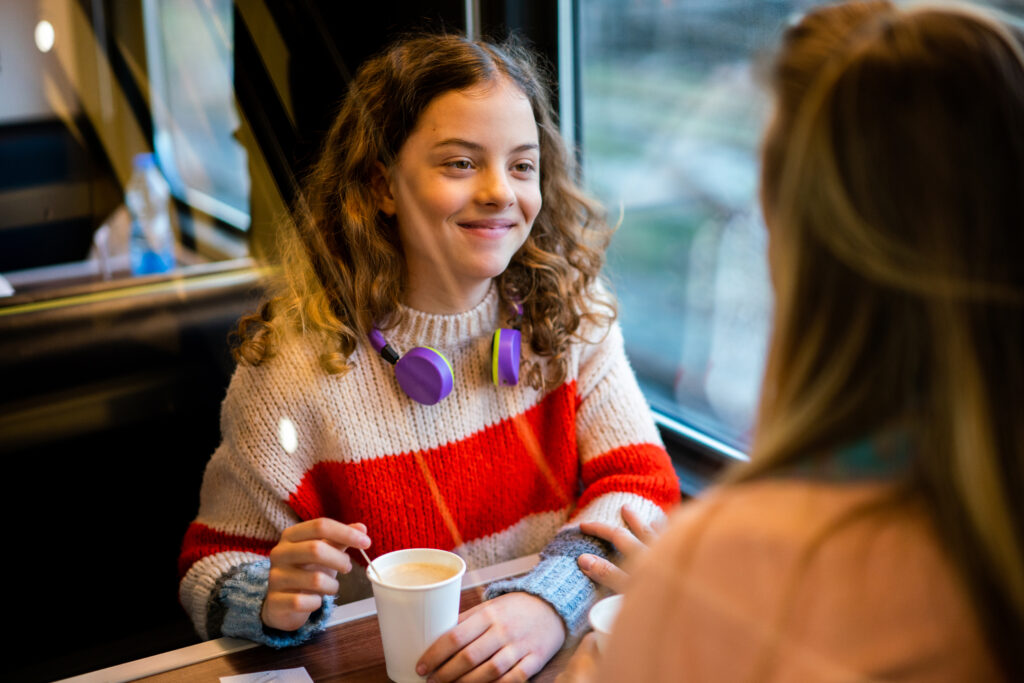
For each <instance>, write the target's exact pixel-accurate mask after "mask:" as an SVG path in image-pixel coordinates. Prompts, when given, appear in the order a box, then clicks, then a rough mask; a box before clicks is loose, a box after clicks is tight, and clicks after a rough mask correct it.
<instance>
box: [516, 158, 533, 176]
mask: <svg viewBox="0 0 1024 683" xmlns="http://www.w3.org/2000/svg"><path fill="white" fill-rule="evenodd" d="M533 168H534V166H533V162H532V161H520V162H519V163H517V164H514V165H513V166H512V170H513V171H515V172H517V173H532V172H533Z"/></svg>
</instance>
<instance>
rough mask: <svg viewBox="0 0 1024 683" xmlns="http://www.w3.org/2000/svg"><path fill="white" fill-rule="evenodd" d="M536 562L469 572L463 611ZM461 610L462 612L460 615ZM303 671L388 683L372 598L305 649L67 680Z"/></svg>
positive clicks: (222, 652) (120, 669) (157, 661)
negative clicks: (487, 589) (498, 582)
mask: <svg viewBox="0 0 1024 683" xmlns="http://www.w3.org/2000/svg"><path fill="white" fill-rule="evenodd" d="M536 562H537V556H536V555H532V556H530V557H524V558H519V559H517V560H512V561H511V562H505V563H503V564H500V565H495V566H493V567H487V568H484V569H481V570H478V571H474V572H468V573H467V574H466V576H465V577H464V578H463V582H462V605H461V610H466V609H468V608H470V607H472V606H473V605H476V604H479V602H480V600H481V597H482V595H483V589H484V586H486V585H487V584H488V583H490V582H492V581H495V580H497V579H499V578H503V577H506V576H514V575H516V574H521V573H522V572H524V571H526V570H527V569H529V568H530V567H532V566H533V565H534V564H536ZM461 610H460V611H461ZM574 645H575V643H573V642H570V643H567V644H566V646H565V647H563V648H562V650H561V651H559V652H558V654H556V655H555V657H554V658H553V659H552V660H551V661H550V662H548V665H547V666H546V667H545V668H544V669H543V670H542V671H540V673H538V674H537V675H536V676H534V677H533V678H532V679H531V680H533V681H553V680H554V679H555V677H556V676H557V675H558V673H559V672H561V671H562V669H563V668H565V665H566V663H567V662H568V660H569V657H570V656H572V650H573V647H574ZM296 667H305V669H306V671H307V672H308V673H309V675H310V676H311V677H312V679H313V680H314V681H316V683H327V682H338V683H341V682H344V683H357V682H358V683H377V682H380V683H387V681H388V677H387V673H386V671H385V668H384V650H383V647H382V645H381V640H380V629H379V627H378V624H377V613H376V609H375V607H374V604H373V598H369V599H367V600H360V601H359V602H354V603H350V604H348V605H341V606H338V607H336V608H335V610H334V613H333V614H332V616H331V620H330V621H329V622H328V627H327V628H326V629H325V630H324V631H323V632H322V633H320V634H318V635H316V636H314V638H313V639H312V640H310V641H309V642H308V643H306V644H305V645H300V646H298V647H291V648H284V649H281V650H275V649H272V648H269V647H265V646H263V645H257V644H255V643H252V642H250V641H246V640H239V639H237V638H219V639H217V640H211V641H208V642H205V643H200V644H199V645H193V646H190V647H186V648H182V649H180V650H174V651H172V652H168V653H164V654H161V655H156V656H155V657H147V658H146V659H140V660H137V661H135V662H128V663H126V664H121V665H118V666H114V667H110V668H108V669H102V670H100V671H94V672H92V673H88V674H84V675H82V676H76V677H74V678H69V679H66V681H67V683H71V682H72V681H74V682H75V683H100V682H102V683H118V682H120V681H135V680H143V681H150V682H152V683H185V682H188V683H196V682H202V681H213V682H214V683H216V682H217V681H218V680H219V678H220V677H221V676H232V675H236V674H244V673H257V672H260V671H270V670H277V669H292V668H296Z"/></svg>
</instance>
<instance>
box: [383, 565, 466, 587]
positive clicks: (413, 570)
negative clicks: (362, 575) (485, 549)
mask: <svg viewBox="0 0 1024 683" xmlns="http://www.w3.org/2000/svg"><path fill="white" fill-rule="evenodd" d="M375 564H376V563H375ZM381 573H382V574H383V576H382V577H381V578H383V580H384V583H389V584H391V585H393V586H406V587H408V586H426V585H429V584H432V583H438V582H439V581H445V580H447V579H450V578H451V577H453V576H455V574H457V573H458V569H457V568H454V567H452V566H450V565H447V564H437V563H436V562H407V563H405V564H397V565H395V566H393V567H388V568H387V569H384V570H381Z"/></svg>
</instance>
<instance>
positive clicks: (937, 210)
mask: <svg viewBox="0 0 1024 683" xmlns="http://www.w3.org/2000/svg"><path fill="white" fill-rule="evenodd" d="M773 87H774V90H775V95H776V112H775V119H774V121H773V123H772V125H771V127H770V129H769V131H768V132H767V134H766V137H765V142H764V148H763V161H764V166H763V172H762V203H763V205H764V210H765V217H766V221H767V223H768V225H769V232H770V243H771V247H770V254H771V262H772V274H773V280H774V283H775V288H776V318H775V328H774V331H773V338H772V346H771V351H770V353H769V362H768V367H767V370H766V375H765V386H764V395H763V398H762V404H761V409H760V413H759V423H758V427H757V432H756V437H755V443H754V448H753V454H754V459H755V460H757V461H759V462H758V464H755V465H754V467H753V468H752V469H751V471H750V473H749V474H748V476H752V475H754V474H755V473H757V472H758V471H760V472H764V471H770V470H773V469H776V468H778V467H779V466H781V465H782V464H783V463H785V462H790V461H792V460H794V459H796V458H800V457H805V456H807V455H808V454H814V453H820V452H821V451H823V450H827V449H829V448H834V447H836V446H838V445H841V444H842V443H844V442H848V441H852V440H856V439H858V438H864V437H866V436H870V435H872V434H877V433H879V432H882V431H888V430H897V431H899V432H901V433H903V434H905V435H906V436H908V437H909V443H910V444H912V446H911V447H912V449H913V454H912V455H913V462H914V466H913V473H912V476H913V484H914V485H915V486H916V488H917V490H918V491H919V492H920V493H921V494H922V496H923V497H924V498H925V499H926V500H928V501H929V502H930V503H931V509H932V511H933V513H934V514H933V517H934V518H935V521H936V524H937V526H938V528H939V530H940V534H941V535H942V536H943V540H944V541H946V542H947V543H948V545H949V547H950V548H951V554H952V555H954V559H955V561H956V562H957V564H958V565H959V566H960V567H961V569H962V570H963V573H964V575H965V577H966V579H967V583H968V585H969V588H970V589H971V591H972V594H973V596H974V598H975V602H976V604H977V605H978V606H979V610H980V612H981V614H982V617H983V621H984V622H985V624H986V626H987V628H988V632H989V635H990V637H991V638H992V640H993V643H994V644H995V646H996V649H997V650H998V653H999V655H1000V657H1001V659H1002V660H1003V662H1004V664H1005V665H1006V666H1007V667H1008V670H1009V671H1012V672H1015V673H1017V674H1024V655H1022V654H1021V653H1020V652H1019V644H1020V643H1021V642H1024V545H1022V539H1024V505H1022V497H1021V496H1020V492H1021V491H1022V490H1024V421H1022V420H1020V419H1019V417H1018V415H1017V413H1018V411H1019V406H1020V405H1022V401H1024V352H1022V349H1024V267H1022V266H1021V254H1022V253H1024V231H1022V230H1021V227H1022V226H1024V57H1022V50H1021V44H1020V42H1019V40H1018V39H1017V37H1016V35H1015V34H1014V33H1013V32H1012V31H1010V30H1009V29H1008V28H1006V27H1005V26H1004V25H1003V24H1000V23H998V22H996V21H995V20H993V19H991V18H988V17H985V16H982V15H979V14H977V13H975V12H972V11H968V10H966V9H957V8H951V7H931V8H928V7H923V6H921V7H915V8H912V9H907V10H898V9H895V8H894V7H893V6H892V5H890V4H889V3H887V2H858V3H848V4H846V5H842V6H837V7H828V8H824V9H819V10H816V11H814V12H812V13H810V14H808V15H807V16H806V17H804V18H803V19H802V20H801V21H800V22H799V23H798V24H796V25H795V26H793V27H791V28H790V29H789V31H788V32H787V35H786V37H785V39H784V41H783V47H782V50H781V53H780V55H779V56H778V58H777V61H776V64H775V69H774V72H773ZM1000 630H1002V632H1000Z"/></svg>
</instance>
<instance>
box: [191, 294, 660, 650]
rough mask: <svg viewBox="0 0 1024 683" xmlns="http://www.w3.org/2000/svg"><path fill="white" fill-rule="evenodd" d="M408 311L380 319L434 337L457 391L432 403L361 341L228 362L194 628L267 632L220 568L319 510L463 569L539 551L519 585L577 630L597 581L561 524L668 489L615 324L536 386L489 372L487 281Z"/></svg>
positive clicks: (592, 333)
mask: <svg viewBox="0 0 1024 683" xmlns="http://www.w3.org/2000/svg"><path fill="white" fill-rule="evenodd" d="M405 312H406V313H407V320H406V321H405V323H404V324H403V325H402V326H401V327H399V328H396V329H391V330H385V331H384V332H385V335H386V336H387V338H388V341H389V342H390V343H391V344H392V346H394V347H395V348H396V350H398V351H399V353H404V352H406V351H408V350H409V349H411V348H413V347H414V346H430V347H432V348H434V349H437V350H438V351H440V352H441V353H443V354H444V355H445V356H446V357H447V358H448V359H449V361H450V362H451V364H452V367H453V369H454V376H455V388H454V390H453V392H452V394H451V395H450V396H448V397H447V398H446V399H444V400H443V401H441V402H440V403H438V404H435V405H433V406H425V405H421V404H418V403H416V402H414V401H413V400H411V399H409V398H408V397H407V396H405V394H404V393H402V391H401V389H400V388H399V386H398V383H397V381H396V380H395V377H394V372H393V368H392V366H391V365H390V364H388V363H387V362H385V361H384V360H383V359H381V358H380V357H379V356H377V355H376V354H375V353H374V352H373V350H372V349H371V348H370V346H369V344H368V343H366V344H363V345H360V346H359V347H358V348H357V349H356V351H355V352H354V353H353V355H352V356H351V358H350V361H351V362H352V364H353V366H354V367H353V369H352V370H351V371H349V372H348V373H346V374H345V375H341V376H339V375H328V374H326V373H325V372H324V371H323V370H322V369H321V368H320V366H319V362H318V352H319V350H318V349H317V348H315V347H314V346H313V345H311V344H309V343H307V342H305V341H303V340H300V339H292V340H287V341H284V342H283V343H282V344H281V348H280V349H279V351H278V353H277V355H276V356H274V357H273V358H272V359H270V360H268V361H266V362H265V363H263V364H262V365H260V366H259V367H255V368H254V367H249V366H239V368H238V369H237V370H236V372H235V375H234V377H233V378H232V381H231V386H230V387H229V389H228V394H227V397H226V398H225V400H224V404H223V406H222V410H221V431H222V437H223V439H222V442H221V445H220V447H219V448H218V449H217V451H216V452H215V453H214V455H213V457H212V458H211V460H210V463H209V464H208V466H207V469H206V474H205V476H204V479H203V486H202V490H201V493H200V509H199V514H198V516H197V518H196V520H195V521H194V522H193V524H192V525H191V526H190V528H189V530H188V532H187V534H186V537H185V540H184V543H183V546H182V553H181V558H180V561H179V571H180V573H181V576H182V581H181V587H180V598H181V602H182V604H183V605H184V606H185V609H186V611H188V612H189V614H190V615H191V617H192V619H193V622H194V623H195V625H196V629H197V631H198V632H199V634H200V635H202V636H204V637H215V636H217V635H236V636H242V637H246V638H253V639H255V640H260V641H262V642H268V641H267V639H266V638H265V637H263V634H264V631H263V629H262V628H261V626H260V624H259V623H258V621H259V609H258V608H257V609H256V610H255V611H251V610H249V609H248V600H249V597H252V599H256V598H255V595H253V596H249V594H248V593H246V596H247V597H245V599H243V600H241V601H238V603H237V605H236V604H235V601H234V598H233V596H232V595H231V593H232V591H233V590H236V589H237V587H235V585H234V584H230V582H229V581H223V580H222V579H223V577H224V575H225V574H227V573H229V572H232V571H237V568H238V567H240V566H242V565H248V564H252V563H254V562H255V563H259V562H260V561H262V560H263V558H265V557H266V555H267V554H268V553H269V551H270V549H271V548H273V546H274V545H275V544H276V543H277V541H278V539H279V538H280V535H281V532H282V531H283V530H284V529H285V528H287V527H288V526H291V525H293V524H295V523H297V522H299V521H302V520H307V519H314V518H316V517H332V518H335V519H338V520H340V521H342V522H346V523H351V522H363V523H364V524H366V525H367V528H368V532H369V535H370V537H371V538H372V539H373V546H372V547H371V548H370V550H369V551H368V552H369V553H370V555H371V556H372V557H376V556H377V555H380V554H383V553H386V552H389V551H391V550H396V549H400V548H408V547H436V548H444V549H448V550H453V551H454V552H456V553H458V554H460V555H461V556H462V557H463V558H464V559H465V560H466V562H467V565H468V566H469V568H470V569H473V568H478V567H483V566H487V565H490V564H494V563H497V562H503V561H505V560H509V559H512V558H514V557H519V556H523V555H529V554H531V553H536V552H540V551H542V550H543V551H544V553H543V558H544V559H543V561H542V562H541V564H540V565H539V566H538V567H537V568H536V569H535V570H533V572H531V574H530V575H529V576H528V577H524V580H527V578H528V581H529V586H527V584H526V583H524V584H522V585H523V586H524V587H523V588H519V589H516V590H527V589H528V590H529V592H531V593H533V594H535V595H539V596H541V597H543V598H544V599H546V600H548V601H549V602H550V603H551V604H552V605H553V606H554V607H555V609H556V610H557V611H558V612H559V614H560V615H561V616H562V618H563V619H565V620H566V624H567V627H568V628H569V629H570V630H573V629H574V628H575V627H576V626H577V625H578V622H579V615H580V614H581V612H580V610H581V609H582V610H584V611H585V608H586V606H587V603H588V601H589V600H592V598H593V586H592V584H591V583H590V581H589V580H588V579H586V578H585V577H584V576H583V574H582V573H581V572H579V570H578V569H577V568H576V566H575V558H576V556H577V555H578V554H579V552H581V550H580V549H579V546H578V545H577V544H576V543H575V542H566V539H567V538H571V537H569V536H565V537H562V538H561V539H560V540H556V541H555V542H552V541H553V539H555V538H556V534H557V533H558V532H559V531H560V530H567V529H575V528H577V526H578V523H579V522H580V521H582V520H591V519H592V520H600V521H604V522H607V523H609V524H618V525H621V524H622V520H621V517H620V514H619V509H620V508H621V506H622V505H623V504H624V503H627V502H628V503H631V504H632V505H633V506H634V507H635V508H636V509H637V510H638V511H639V512H640V513H641V515H643V516H644V517H646V518H647V519H648V520H653V519H655V518H657V517H659V516H661V515H662V513H663V512H662V511H663V510H666V509H667V508H668V507H669V506H671V505H673V504H674V503H675V502H677V501H678V500H679V486H678V480H677V478H676V476H675V473H674V471H673V470H672V467H671V463H670V462H669V459H668V456H667V454H666V453H665V451H664V448H663V447H662V445H661V442H660V439H659V436H658V432H657V429H656V428H655V426H654V423H653V421H652V419H651V416H650V412H649V409H648V406H647V403H646V401H645V399H644V397H643V395H642V394H641V392H640V390H639V387H638V386H637V383H636V379H635V378H634V376H633V373H632V370H631V369H630V367H629V363H628V361H627V359H626V356H625V353H624V350H623V346H622V336H621V332H620V330H619V328H618V326H614V325H613V326H612V327H611V328H610V329H604V330H589V331H585V332H586V338H587V339H590V340H591V341H589V342H579V343H577V344H576V345H575V346H574V347H573V348H572V350H571V354H570V364H569V375H568V378H567V379H566V381H565V383H564V384H562V385H561V386H559V387H557V388H555V389H554V390H552V391H550V392H548V393H546V394H542V393H541V392H539V391H537V390H535V389H531V388H530V387H528V386H526V385H525V384H520V385H518V386H515V387H495V386H494V385H493V383H492V382H491V380H490V367H491V364H490V351H491V334H492V333H493V331H494V329H495V328H496V327H497V326H498V324H499V311H498V297H497V294H496V292H495V291H494V290H493V289H492V291H491V292H490V293H489V294H488V296H487V297H486V298H485V299H484V301H483V302H481V303H480V305H478V306H477V307H475V308H474V309H472V310H470V311H468V312H466V313H461V314H458V315H452V316H441V315H429V314H425V313H421V312H417V311H412V310H406V311H405ZM528 353H529V350H528V349H527V348H525V345H524V354H528ZM575 538H576V539H582V538H583V537H581V536H579V534H578V533H577V534H576V535H575ZM549 544H550V545H549ZM586 551H590V552H593V551H592V550H591V549H590V548H587V549H586ZM350 555H352V556H353V560H354V561H355V562H357V563H359V564H362V563H363V561H362V558H361V557H360V556H359V554H358V553H350ZM558 558H563V559H565V560H566V561H565V562H563V561H562V560H560V559H558ZM253 576H255V575H253ZM339 579H340V580H341V581H345V580H346V579H347V577H344V576H342V577H339ZM221 584H223V585H222V586H221V588H220V589H219V590H218V586H219V585H221ZM250 590H251V589H250V588H249V587H245V588H244V591H250ZM264 590H265V589H264ZM260 600H262V598H260ZM214 601H216V602H218V603H219V604H218V607H219V608H220V609H221V610H222V611H224V613H225V616H224V619H223V626H222V628H221V629H220V631H219V632H218V631H217V629H216V624H209V625H208V624H207V615H208V613H209V612H210V605H211V602H214ZM556 603H557V604H556ZM232 611H236V612H237V614H231V613H232ZM247 620H251V621H254V622H255V623H254V624H245V622H246V621H247ZM208 626H212V627H213V628H208ZM308 631H309V629H304V630H303V631H302V632H301V633H299V634H296V635H295V636H294V638H292V640H293V641H294V642H300V641H301V640H302V638H304V637H306V636H307V635H308Z"/></svg>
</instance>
